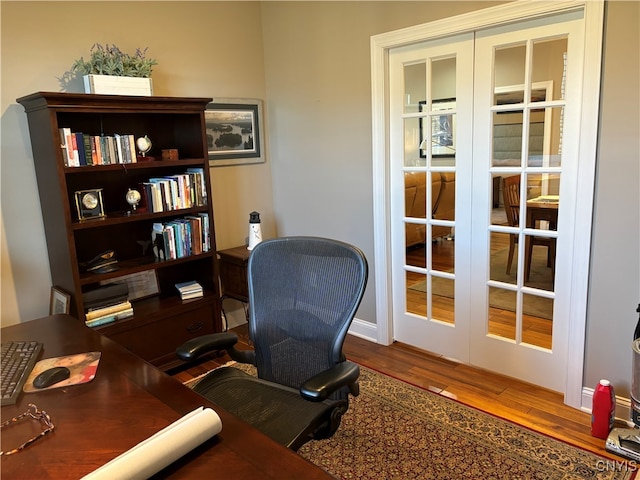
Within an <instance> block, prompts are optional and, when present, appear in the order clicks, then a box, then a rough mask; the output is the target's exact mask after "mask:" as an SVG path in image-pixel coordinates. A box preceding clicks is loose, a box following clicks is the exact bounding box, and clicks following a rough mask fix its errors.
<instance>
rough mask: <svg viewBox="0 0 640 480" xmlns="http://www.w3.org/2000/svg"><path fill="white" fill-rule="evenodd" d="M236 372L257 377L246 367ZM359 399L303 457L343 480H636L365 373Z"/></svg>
mask: <svg viewBox="0 0 640 480" xmlns="http://www.w3.org/2000/svg"><path fill="white" fill-rule="evenodd" d="M236 367H238V368H241V369H243V370H245V371H248V372H252V370H251V369H252V367H249V366H246V365H239V364H238V365H236ZM197 380H198V379H196V380H192V381H191V382H188V383H187V385H188V386H190V387H193V385H194V384H195V383H197ZM360 391H361V393H360V395H359V396H358V397H356V398H354V399H352V401H351V404H350V408H349V410H348V412H347V413H346V414H345V416H344V417H343V420H342V425H341V426H340V428H339V429H338V431H337V433H336V434H335V435H334V436H333V437H332V438H330V439H328V440H321V441H311V442H309V443H307V444H305V445H304V446H303V447H302V448H301V449H300V450H299V452H298V453H299V454H300V455H302V456H303V457H305V458H307V459H308V460H309V461H311V462H312V463H314V464H316V465H318V466H319V467H321V468H323V469H324V470H326V471H327V472H329V473H330V474H332V475H334V476H336V477H337V478H339V479H344V480H347V479H349V480H351V479H356V480H364V479H372V480H373V479H375V480H392V479H393V480H396V479H397V480H413V479H434V480H435V479H438V480H460V479H474V480H489V479H496V480H497V479H505V480H507V479H508V480H516V479H517V480H586V479H607V480H630V479H633V478H635V471H634V470H635V468H634V467H633V466H632V465H626V464H622V463H621V462H613V461H611V460H609V461H607V460H606V459H604V458H603V457H600V456H598V455H595V454H592V453H590V452H587V451H584V450H581V449H579V448H576V447H572V446H571V445H568V444H566V443H563V442H560V441H558V440H554V439H552V438H549V437H547V436H544V435H542V434H539V433H536V432H533V431H531V430H528V429H525V428H523V427H519V426H517V425H515V424H513V423H510V422H508V421H505V420H502V419H499V418H497V417H494V416H491V415H488V414H486V413H483V412H481V411H479V410H476V409H473V408H470V407H467V406H465V405H463V404H461V403H459V402H456V401H454V400H451V399H448V398H446V397H443V396H441V395H437V394H434V393H431V392H428V391H426V390H423V389H421V388H418V387H414V386H412V385H409V384H407V383H405V382H401V381H399V380H396V379H394V378H391V377H388V376H386V375H382V374H380V373H378V372H375V371H373V370H370V369H368V368H365V367H361V376H360ZM223 428H224V426H223ZM607 462H609V463H607ZM612 463H615V465H614V466H613V467H612Z"/></svg>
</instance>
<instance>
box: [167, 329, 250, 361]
mask: <svg viewBox="0 0 640 480" xmlns="http://www.w3.org/2000/svg"><path fill="white" fill-rule="evenodd" d="M237 342H238V335H236V334H235V333H233V332H223V333H212V334H210V335H202V336H200V337H196V338H192V339H191V340H187V341H186V342H184V343H183V344H182V345H180V346H179V347H178V348H176V354H177V355H178V358H180V359H181V360H185V361H190V360H195V359H197V358H199V357H200V356H201V355H204V354H205V353H209V352H213V351H216V350H226V349H228V348H232V347H233V346H234V345H235V344H236V343H237Z"/></svg>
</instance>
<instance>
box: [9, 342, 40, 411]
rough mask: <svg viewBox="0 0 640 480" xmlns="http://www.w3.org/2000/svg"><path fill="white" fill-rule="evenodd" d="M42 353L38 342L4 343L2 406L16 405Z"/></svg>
mask: <svg viewBox="0 0 640 480" xmlns="http://www.w3.org/2000/svg"><path fill="white" fill-rule="evenodd" d="M41 351H42V343H40V342H36V341H16V342H6V343H2V350H1V353H0V364H1V365H2V373H1V375H0V376H1V379H0V397H1V399H2V406H4V405H13V404H14V403H16V401H17V399H18V395H20V393H21V392H22V387H23V386H24V384H25V382H26V381H27V378H29V374H30V373H31V371H32V370H33V367H34V365H35V364H36V362H37V361H38V356H39V355H40V352H41Z"/></svg>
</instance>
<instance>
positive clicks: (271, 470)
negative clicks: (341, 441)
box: [0, 315, 332, 480]
mask: <svg viewBox="0 0 640 480" xmlns="http://www.w3.org/2000/svg"><path fill="white" fill-rule="evenodd" d="M1 334H2V341H8V340H20V339H23V340H27V339H28V340H38V341H41V342H42V343H44V351H43V354H42V355H41V358H49V357H57V356H61V355H70V354H74V353H82V352H88V351H101V352H102V358H101V359H100V364H99V366H98V371H97V374H96V378H95V379H94V380H93V381H91V382H89V383H85V384H82V385H75V386H70V387H62V388H59V389H53V390H47V391H43V392H36V393H29V394H25V393H22V394H21V396H20V397H19V400H18V403H17V404H16V405H9V406H4V407H2V410H1V414H2V420H6V419H8V418H10V417H12V416H14V415H16V414H19V413H21V412H24V411H25V410H26V408H27V404H29V403H35V404H36V405H37V406H38V408H40V409H42V410H45V411H46V412H47V413H48V414H49V415H50V416H51V420H52V422H53V424H54V425H55V430H54V431H53V432H52V433H50V434H49V435H47V436H45V437H44V438H41V439H39V440H38V441H36V442H35V443H34V444H32V445H31V446H29V447H27V448H26V449H24V450H22V451H20V452H18V453H16V454H14V455H10V456H3V457H1V464H0V471H1V473H2V478H3V480H4V479H10V478H20V479H23V478H30V479H36V478H52V479H65V478H69V479H71V478H73V479H78V478H80V477H82V476H83V475H86V474H88V473H89V472H91V471H93V470H95V469H96V468H98V467H100V466H102V465H103V464H105V463H107V462H108V461H109V460H111V459H113V458H114V457H116V456H118V455H120V454H121V453H122V452H124V451H126V450H128V449H129V448H131V447H133V446H134V445H136V444H137V443H139V442H141V441H142V440H144V439H146V438H148V437H150V436H151V435H153V434H154V433H156V432H157V431H159V430H161V429H162V428H164V427H166V426H167V425H169V424H171V423H172V422H174V421H175V420H177V419H179V418H180V417H182V416H183V415H184V414H186V413H188V412H190V411H192V410H193V409H194V408H196V407H198V406H201V405H204V406H209V407H212V408H213V409H214V410H215V411H216V412H217V413H218V414H219V416H220V418H221V420H222V432H220V434H219V435H217V436H216V437H214V438H212V439H210V440H209V441H207V442H205V443H204V444H203V445H201V446H200V447H198V448H197V449H195V450H193V451H192V452H190V453H189V454H187V455H186V456H185V457H183V458H181V459H180V460H178V461H177V462H175V463H174V464H172V465H170V466H169V467H167V468H166V469H165V470H163V471H162V472H160V474H158V475H157V476H155V477H154V478H181V479H182V478H198V479H201V478H210V477H213V476H215V477H216V478H229V479H234V480H235V479H245V478H246V479H249V478H251V479H255V478H274V479H275V478H277V479H283V478H292V479H294V478H295V479H299V478H308V479H320V478H323V479H324V478H332V477H330V476H329V475H328V474H327V473H326V472H324V471H323V470H321V469H320V468H318V467H316V466H315V465H313V464H311V463H309V462H308V461H307V460H305V459H303V458H302V457H300V456H299V455H297V454H296V453H294V452H292V451H290V450H288V449H286V448H285V447H283V446H281V445H279V444H278V443H276V442H274V441H273V440H271V439H270V438H268V437H266V436H265V435H263V434H262V433H261V432H259V431H258V430H256V429H255V428H253V427H251V426H250V425H248V424H246V423H244V422H243V421H241V420H240V419H238V418H236V417H234V416H232V415H231V414H229V413H227V412H226V411H224V410H222V409H221V408H219V407H217V406H216V405H213V404H211V403H209V402H207V401H206V400H205V399H204V398H203V397H201V396H200V395H198V394H196V393H195V392H193V391H192V390H190V389H189V388H187V387H185V386H184V385H182V384H181V383H180V382H178V381H177V380H175V379H174V378H171V377H170V376H168V375H166V374H165V373H164V372H162V371H160V370H158V369H156V368H155V367H153V366H152V365H150V364H148V363H146V362H144V361H143V360H141V359H139V358H138V357H136V356H135V355H133V354H132V353H131V352H129V351H128V350H126V349H124V348H123V347H121V346H120V345H118V344H117V343H115V342H113V341H111V340H110V339H108V338H107V337H104V336H102V335H100V334H99V333H97V332H95V331H93V330H91V329H90V328H88V327H85V326H84V325H82V323H81V322H79V321H78V320H76V319H74V318H72V317H69V316H67V315H54V316H52V317H45V318H41V319H38V320H33V321H30V322H25V323H21V324H18V325H12V326H10V327H6V328H3V329H2V331H1ZM30 424H31V425H30ZM21 425H23V426H22V427H21V428H19V427H18V426H13V427H8V428H4V429H2V435H1V440H2V447H3V449H5V450H10V449H12V448H15V447H17V446H18V445H20V444H21V443H23V442H24V441H25V440H27V438H29V436H30V435H33V434H35V433H38V432H39V431H40V430H39V428H40V426H39V425H38V424H37V422H35V421H31V422H26V421H25V422H21ZM25 428H26V429H25ZM29 428H31V430H29Z"/></svg>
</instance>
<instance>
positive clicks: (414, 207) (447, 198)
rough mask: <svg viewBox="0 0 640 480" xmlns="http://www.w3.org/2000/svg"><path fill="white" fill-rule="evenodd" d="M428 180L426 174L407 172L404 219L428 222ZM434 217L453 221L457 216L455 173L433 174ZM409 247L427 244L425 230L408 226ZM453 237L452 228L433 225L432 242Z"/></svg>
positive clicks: (407, 239)
mask: <svg viewBox="0 0 640 480" xmlns="http://www.w3.org/2000/svg"><path fill="white" fill-rule="evenodd" d="M426 178H427V174H426V173H423V172H406V173H405V175H404V192H405V199H404V200H405V215H406V216H407V217H413V218H426V208H427V202H426V196H427V188H426ZM431 200H432V201H431V214H432V218H434V219H437V220H454V219H455V217H454V213H455V173H452V172H447V173H442V172H434V173H432V175H431ZM405 229H406V230H405V241H406V247H411V246H413V245H418V244H423V243H425V241H426V226H425V225H417V224H413V223H408V224H406V225H405ZM450 233H451V228H450V227H442V226H439V225H434V226H433V227H432V228H431V239H432V240H433V239H436V238H438V237H444V236H447V235H449V234H450Z"/></svg>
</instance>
